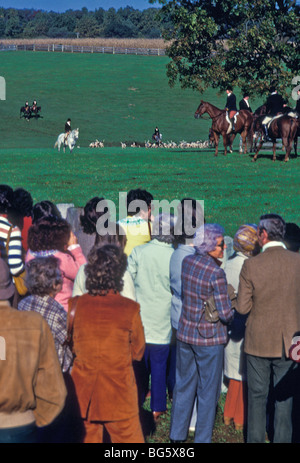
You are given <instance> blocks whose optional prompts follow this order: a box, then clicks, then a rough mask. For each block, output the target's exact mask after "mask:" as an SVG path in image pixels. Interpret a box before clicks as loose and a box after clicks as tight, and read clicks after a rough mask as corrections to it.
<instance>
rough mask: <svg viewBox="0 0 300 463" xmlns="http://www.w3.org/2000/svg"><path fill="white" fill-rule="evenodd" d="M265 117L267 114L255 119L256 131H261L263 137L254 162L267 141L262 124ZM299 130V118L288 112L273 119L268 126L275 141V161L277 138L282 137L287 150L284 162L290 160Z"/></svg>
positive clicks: (272, 139)
mask: <svg viewBox="0 0 300 463" xmlns="http://www.w3.org/2000/svg"><path fill="white" fill-rule="evenodd" d="M264 118H265V116H259V117H258V118H257V119H256V120H255V121H254V132H256V133H260V135H261V137H260V142H259V145H258V147H257V150H256V153H255V155H254V157H253V159H252V162H255V161H256V160H257V156H258V153H259V151H260V150H261V147H262V145H263V143H264V141H265V131H264V127H263V124H262V122H263V120H264ZM297 130H298V120H297V119H296V118H295V117H291V116H289V115H287V114H282V115H279V116H277V117H276V118H274V119H273V120H272V121H271V123H270V125H269V128H268V135H269V137H270V139H271V142H272V143H273V161H276V140H277V139H281V140H282V146H283V149H284V150H285V158H284V162H288V160H289V158H290V154H291V150H292V147H293V141H294V140H295V138H296V136H297Z"/></svg>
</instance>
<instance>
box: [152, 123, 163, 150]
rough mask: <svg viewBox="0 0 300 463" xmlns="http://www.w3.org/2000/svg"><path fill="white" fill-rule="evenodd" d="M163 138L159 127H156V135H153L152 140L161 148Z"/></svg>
mask: <svg viewBox="0 0 300 463" xmlns="http://www.w3.org/2000/svg"><path fill="white" fill-rule="evenodd" d="M161 138H162V135H161V133H160V131H159V129H158V127H155V130H154V134H153V135H152V140H154V141H155V142H156V144H157V146H159V143H160V140H161Z"/></svg>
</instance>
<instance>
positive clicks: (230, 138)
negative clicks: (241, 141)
mask: <svg viewBox="0 0 300 463" xmlns="http://www.w3.org/2000/svg"><path fill="white" fill-rule="evenodd" d="M235 137H236V133H232V134H230V135H228V140H229V151H230V153H232V145H233V141H234V139H235Z"/></svg>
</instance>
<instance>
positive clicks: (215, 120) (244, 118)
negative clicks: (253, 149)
mask: <svg viewBox="0 0 300 463" xmlns="http://www.w3.org/2000/svg"><path fill="white" fill-rule="evenodd" d="M205 113H207V114H208V115H209V117H210V118H211V119H212V127H211V129H212V132H213V135H214V140H215V156H218V145H219V138H220V135H222V137H223V143H224V150H225V151H224V155H225V156H226V154H227V146H228V145H229V146H230V147H231V146H232V143H233V140H234V138H235V136H236V134H237V133H240V134H241V137H242V140H243V148H244V152H245V153H247V136H248V133H250V132H251V127H252V123H253V116H252V114H251V113H250V112H249V111H246V110H245V109H242V110H241V111H239V112H238V114H237V120H236V124H235V131H234V132H230V131H229V128H230V124H229V122H228V121H227V118H226V110H225V109H219V108H217V107H216V106H213V105H212V104H210V103H207V102H205V101H203V100H201V103H200V105H199V106H198V108H197V111H196V112H195V114H194V117H195V118H196V119H199V118H200V117H201V116H202V115H203V114H205ZM229 135H230V136H229Z"/></svg>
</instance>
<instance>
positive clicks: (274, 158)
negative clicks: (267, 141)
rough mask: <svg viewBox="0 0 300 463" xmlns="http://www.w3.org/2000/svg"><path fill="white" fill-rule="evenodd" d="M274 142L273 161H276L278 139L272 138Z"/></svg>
mask: <svg viewBox="0 0 300 463" xmlns="http://www.w3.org/2000/svg"><path fill="white" fill-rule="evenodd" d="M272 142H273V162H275V161H276V140H272Z"/></svg>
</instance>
